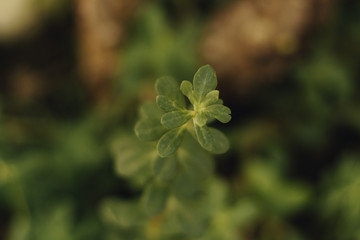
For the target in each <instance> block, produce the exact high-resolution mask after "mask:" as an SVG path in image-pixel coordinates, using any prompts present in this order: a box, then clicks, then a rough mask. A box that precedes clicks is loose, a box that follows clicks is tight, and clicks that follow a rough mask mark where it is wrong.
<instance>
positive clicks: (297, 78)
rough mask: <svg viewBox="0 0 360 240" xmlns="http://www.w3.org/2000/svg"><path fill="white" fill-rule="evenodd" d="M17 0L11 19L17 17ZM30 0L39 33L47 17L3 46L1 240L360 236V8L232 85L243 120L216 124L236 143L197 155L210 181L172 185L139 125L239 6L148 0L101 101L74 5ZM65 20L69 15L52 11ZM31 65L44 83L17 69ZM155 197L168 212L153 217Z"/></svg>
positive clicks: (338, 11)
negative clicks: (87, 76)
mask: <svg viewBox="0 0 360 240" xmlns="http://www.w3.org/2000/svg"><path fill="white" fill-rule="evenodd" d="M5 2H11V1H10V0H7V1H4V2H3V1H1V3H0V12H1V13H2V12H7V11H10V10H11V9H10V8H8V7H6V8H3V7H1V4H4V3H5ZM14 2H15V1H14ZM16 2H19V4H20V2H21V1H16ZM23 2H25V0H23ZM29 2H32V3H31V4H34V2H37V3H39V4H38V5H36V4H35V5H34V6H38V7H39V8H41V12H42V13H43V15H41V14H40V15H39V17H42V18H41V19H42V20H41V21H38V22H37V23H36V21H34V22H31V24H34V25H32V26H40V25H42V23H39V22H42V21H44V19H48V22H47V24H46V25H43V27H42V28H39V29H38V30H37V32H36V31H35V32H34V33H32V34H31V37H30V36H28V38H24V39H22V38H17V39H15V38H10V37H9V38H8V37H6V38H5V37H3V38H2V39H4V40H2V41H5V40H6V41H7V42H6V43H4V44H1V45H0V63H1V66H2V67H0V239H6V240H26V239H34V240H35V239H36V240H38V239H40V240H41V239H69V240H71V239H74V240H82V239H84V240H85V239H86V240H87V239H109V240H115V239H141V240H143V239H149V240H152V239H175V240H176V239H181V240H185V239H189V240H190V239H204V240H205V239H206V240H209V239H210V240H211V239H213V240H217V239H225V240H238V239H244V240H249V239H254V240H255V239H256V240H258V239H259V240H283V239H284V240H285V239H286V240H292V239H294V240H305V239H324V240H327V239H338V240H359V239H360V232H359V229H360V218H359V216H360V204H359V202H360V194H359V193H360V185H359V181H360V179H359V176H360V166H359V161H360V152H359V149H360V98H359V94H358V93H359V91H360V84H359V79H360V72H359V69H360V68H359V61H358V59H359V57H360V47H359V46H360V33H359V27H360V14H359V13H360V3H359V2H358V1H355V0H349V1H334V4H335V6H334V10H333V13H332V15H331V19H330V20H329V22H328V24H326V25H325V26H322V27H321V28H319V29H318V30H317V31H315V32H313V34H312V35H311V36H309V38H308V39H307V42H306V47H305V48H304V50H303V52H301V54H299V55H298V56H297V57H294V59H292V61H289V66H288V68H287V70H286V72H284V75H283V77H282V79H279V80H278V81H277V82H273V83H271V84H270V83H269V84H267V85H265V84H264V85H262V86H259V87H258V88H257V89H256V91H253V92H252V93H251V94H249V95H248V96H245V97H238V96H229V95H227V94H225V93H226V92H227V89H226V88H224V89H221V92H224V94H223V95H222V96H221V97H222V98H223V99H224V104H225V105H226V106H229V107H230V108H231V109H232V120H231V122H230V123H229V124H227V125H225V126H221V125H219V124H217V123H213V125H214V126H216V127H218V128H220V129H221V130H222V131H223V132H224V133H225V134H226V135H227V136H228V137H229V139H230V150H229V152H227V153H226V154H223V155H217V156H216V157H215V158H214V159H211V161H209V162H211V163H210V164H209V165H208V166H207V165H206V164H201V160H204V159H205V160H206V159H207V158H208V157H209V156H208V155H204V154H203V153H198V155H197V156H202V157H199V158H198V159H201V160H200V161H199V162H200V164H199V166H201V167H203V168H200V169H199V171H195V172H193V173H191V174H190V175H191V177H194V176H197V175H198V176H200V175H203V174H204V175H208V173H209V172H214V174H213V176H211V177H208V178H204V180H203V181H201V183H200V184H198V185H196V184H191V181H189V178H190V176H188V175H179V176H176V178H175V179H174V180H173V181H172V183H171V184H172V187H171V188H170V192H169V190H168V189H167V188H164V186H163V182H162V181H161V179H162V178H164V179H167V178H170V177H171V176H167V175H166V174H164V175H162V172H161V170H159V169H158V168H154V167H153V168H148V166H149V165H150V166H154V165H156V164H160V165H161V164H164V163H161V162H160V163H159V162H156V161H155V160H154V158H153V154H154V149H155V148H154V144H153V143H143V142H141V141H139V140H138V139H137V138H136V136H135V134H134V131H133V129H134V125H135V122H136V120H137V119H138V108H139V106H140V104H139V103H140V102H142V101H143V100H153V99H154V98H155V95H156V93H155V89H154V88H153V86H154V82H155V79H156V78H158V77H160V76H163V75H171V76H173V77H174V78H175V79H177V80H179V81H180V80H183V79H190V78H192V76H193V75H194V73H195V71H196V69H198V67H199V66H201V65H203V63H202V62H201V58H200V57H199V54H198V47H199V46H198V44H199V42H200V39H201V37H202V33H203V30H204V28H205V26H206V23H207V21H208V19H209V18H210V16H211V15H212V14H213V13H214V12H216V11H217V10H218V9H220V8H221V7H222V6H224V5H226V4H227V3H229V2H231V1H230V0H229V1H220V0H210V1H204V0H195V1H178V0H157V1H147V2H145V3H143V5H142V6H141V7H140V8H139V10H138V11H137V12H136V14H135V15H134V17H133V20H132V21H131V22H130V23H129V26H127V27H128V29H127V37H126V42H125V44H124V46H123V47H122V48H121V49H119V50H118V55H119V63H118V71H117V74H116V77H115V78H114V79H113V88H112V91H113V92H112V93H111V94H113V95H112V96H111V97H110V99H111V101H110V103H108V105H105V106H103V107H102V108H95V107H93V106H92V105H91V101H89V93H88V92H87V90H86V88H85V86H83V85H82V81H81V79H80V77H78V73H77V68H76V58H75V56H76V54H75V52H76V49H75V47H74V44H73V42H75V39H73V38H74V36H73V32H74V29H75V27H74V26H75V24H76V20H75V19H76V17H75V16H70V15H71V13H69V12H70V11H71V8H70V7H69V8H67V7H64V6H65V5H66V4H68V3H67V1H55V0H53V1H30V0H29ZM40 3H41V4H40ZM63 4H64V5H63ZM43 5H44V6H46V7H43ZM24 6H26V5H23V6H21V7H24ZM45 8H49V10H45ZM29 11H31V9H29ZM34 13H38V11H34V12H32V14H34ZM55 13H56V14H59V15H62V16H67V17H70V18H71V19H66V20H64V19H63V20H61V18H60V20H56V21H55V20H54V19H52V18H51V17H49V18H45V17H44V16H53V15H54V14H55ZM9 14H10V12H9ZM11 14H13V13H11ZM1 16H2V17H4V16H3V15H1ZM1 16H0V21H1V19H2V17H1ZM11 16H13V15H11ZM14 16H18V15H16V14H15V13H14ZM64 18H65V17H64ZM61 21H64V23H61ZM61 24H63V25H61ZM69 25H71V26H69ZM1 26H2V25H1V23H0V28H1ZM24 28H26V30H24V31H23V32H22V33H23V34H25V35H26V33H28V32H29V31H30V32H31V29H32V28H31V27H30V26H27V27H24ZM4 31H5V30H4ZM14 31H15V30H14ZM16 31H18V30H16ZM19 31H20V30H19ZM1 33H2V32H1V31H0V34H1ZM55 33H56V34H55ZM19 34H20V33H19ZM53 34H55V35H54V36H55V37H54V36H53ZM9 36H10V35H9ZM14 36H15V35H14ZM19 36H21V34H20V35H19ZM9 39H12V40H9ZM29 39H30V40H29ZM27 40H29V41H27ZM9 43H10V44H9ZM49 46H50V47H49ZM51 49H52V50H51ZM58 51H59V52H58ZM52 52H56V54H55V55H51V53H52ZM50 60H51V61H50ZM22 67H25V69H30V70H33V73H34V72H35V74H32V78H27V79H26V81H25V80H24V79H22V76H23V75H21V74H20V75H18V73H19V71H20V72H21V69H22ZM258 71H261V69H259V70H258ZM25 72H26V71H25ZM30 72H31V71H30ZM25 75H26V73H25ZM19 76H20V77H19ZM39 76H40V77H39ZM37 77H39V79H40V80H39V79H38V80H39V81H37V80H33V79H34V78H37ZM19 79H20V80H19ZM21 79H22V80H24V81H25V82H26V83H31V84H34V85H26V84H24V82H23V81H21ZM16 83H20V84H18V85H16ZM219 83H220V87H221V79H219ZM36 84H40V85H41V87H39V88H35V89H37V91H35V90H34V91H33V92H32V91H22V90H24V88H21V87H24V86H30V88H31V86H35V85H36ZM234 86H235V84H234ZM31 89H34V88H31ZM26 93H29V94H27V95H26ZM35 93H36V94H35ZM40 93H41V94H40ZM22 94H23V95H22ZM24 94H25V95H26V96H25V95H24ZM21 96H22V97H21ZM194 144H195V143H194ZM191 145H192V144H190V146H189V147H191ZM210 158H211V157H210ZM203 162H204V161H203ZM212 163H213V165H212ZM168 164H169V165H167V167H169V169H171V168H172V165H171V164H172V162H168ZM157 166H158V165H157ZM149 169H153V171H158V173H159V176H160V177H159V178H160V179H158V178H155V179H154V178H153V173H152V172H150V170H149ZM154 169H156V170H154ZM151 188H152V189H153V191H157V193H159V194H157V195H156V196H158V197H156V198H154V197H152V195H151V191H150V190H148V189H151ZM144 189H147V190H145V191H144ZM174 196H177V197H178V196H182V198H181V199H183V200H184V202H186V207H184V206H185V205H184V204H183V203H182V202H181V201H179V200H178V199H179V198H176V197H174ZM165 198H166V199H167V201H166V203H165V200H164V199H165ZM144 202H145V205H146V204H148V205H149V204H150V205H151V206H152V209H153V208H154V209H155V210H156V211H155V210H154V212H152V213H151V214H148V213H147V212H146V211H144ZM164 204H165V206H164ZM154 206H155V207H158V209H160V208H164V209H166V211H165V212H164V213H163V214H156V213H158V209H156V208H155V207H154Z"/></svg>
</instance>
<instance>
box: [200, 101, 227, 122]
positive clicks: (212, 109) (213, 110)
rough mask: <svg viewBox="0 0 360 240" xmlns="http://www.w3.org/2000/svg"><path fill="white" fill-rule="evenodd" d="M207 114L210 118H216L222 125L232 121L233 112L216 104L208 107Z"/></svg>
mask: <svg viewBox="0 0 360 240" xmlns="http://www.w3.org/2000/svg"><path fill="white" fill-rule="evenodd" d="M205 112H206V114H207V115H208V116H209V117H213V118H216V119H217V120H219V121H220V122H222V123H227V122H229V121H230V120H231V116H230V113H231V110H230V108H228V107H225V106H224V105H220V104H214V105H210V106H208V107H206V109H205Z"/></svg>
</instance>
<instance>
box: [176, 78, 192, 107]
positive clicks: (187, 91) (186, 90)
mask: <svg viewBox="0 0 360 240" xmlns="http://www.w3.org/2000/svg"><path fill="white" fill-rule="evenodd" d="M180 90H181V92H182V93H183V94H184V95H185V96H186V97H187V98H188V99H189V100H190V102H191V103H192V104H194V103H195V99H194V91H193V86H192V84H191V82H189V81H187V80H184V81H182V82H181V85H180Z"/></svg>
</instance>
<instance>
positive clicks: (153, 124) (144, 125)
mask: <svg viewBox="0 0 360 240" xmlns="http://www.w3.org/2000/svg"><path fill="white" fill-rule="evenodd" d="M165 132H166V128H164V127H163V126H162V125H161V123H160V121H159V120H155V119H151V118H146V119H142V120H140V121H138V122H137V123H136V125H135V134H136V136H137V137H138V138H139V139H140V140H142V141H154V140H158V139H159V138H160V137H161V136H162V135H163V134H164V133H165Z"/></svg>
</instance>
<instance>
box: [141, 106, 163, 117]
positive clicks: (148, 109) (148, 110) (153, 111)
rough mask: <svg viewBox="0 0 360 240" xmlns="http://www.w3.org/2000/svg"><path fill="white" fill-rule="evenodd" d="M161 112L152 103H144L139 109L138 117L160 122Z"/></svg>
mask: <svg viewBox="0 0 360 240" xmlns="http://www.w3.org/2000/svg"><path fill="white" fill-rule="evenodd" d="M162 114H163V111H161V109H160V108H159V107H158V106H157V104H156V103H154V102H145V103H143V104H142V105H141V107H140V115H141V117H142V118H151V119H158V120H160V118H161V115H162Z"/></svg>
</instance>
